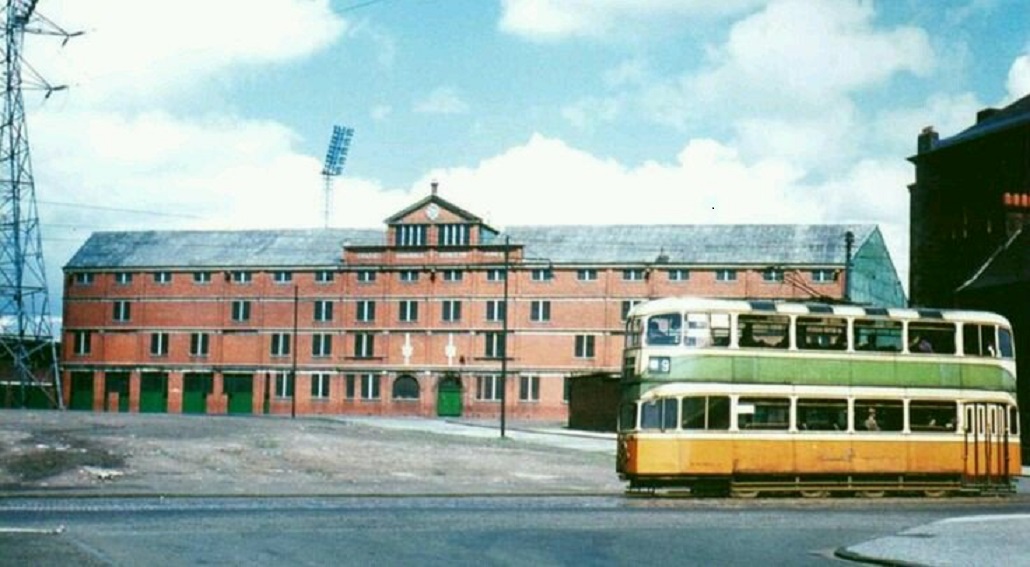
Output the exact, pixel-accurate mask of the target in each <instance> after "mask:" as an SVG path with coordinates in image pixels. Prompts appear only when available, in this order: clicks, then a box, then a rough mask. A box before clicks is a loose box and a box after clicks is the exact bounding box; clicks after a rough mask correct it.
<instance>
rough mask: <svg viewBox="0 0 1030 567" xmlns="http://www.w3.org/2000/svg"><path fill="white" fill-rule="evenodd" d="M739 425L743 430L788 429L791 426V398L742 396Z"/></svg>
mask: <svg viewBox="0 0 1030 567" xmlns="http://www.w3.org/2000/svg"><path fill="white" fill-rule="evenodd" d="M737 425H738V426H739V427H740V429H741V431H767V430H786V429H787V428H788V427H789V426H790V400H789V399H787V398H740V401H739V402H738V403H737Z"/></svg>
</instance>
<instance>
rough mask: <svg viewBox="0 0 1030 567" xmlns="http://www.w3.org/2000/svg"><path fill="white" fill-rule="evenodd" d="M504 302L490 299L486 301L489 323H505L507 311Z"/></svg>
mask: <svg viewBox="0 0 1030 567" xmlns="http://www.w3.org/2000/svg"><path fill="white" fill-rule="evenodd" d="M504 307H505V306H504V301H503V300H500V299H488V300H487V301H486V320H487V321H492V322H496V321H504V315H505V309H504Z"/></svg>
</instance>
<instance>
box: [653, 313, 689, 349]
mask: <svg viewBox="0 0 1030 567" xmlns="http://www.w3.org/2000/svg"><path fill="white" fill-rule="evenodd" d="M682 333H683V316H682V315H680V314H679V313H658V314H655V315H652V316H650V317H648V318H647V344H648V345H653V346H671V345H678V344H680V341H681V340H682V338H683V337H682Z"/></svg>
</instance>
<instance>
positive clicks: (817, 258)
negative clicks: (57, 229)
mask: <svg viewBox="0 0 1030 567" xmlns="http://www.w3.org/2000/svg"><path fill="white" fill-rule="evenodd" d="M849 230H850V231H852V232H853V233H854V235H855V244H854V248H853V252H855V251H857V250H858V249H859V248H860V247H861V245H862V243H863V242H865V240H866V239H867V238H869V236H870V235H872V234H873V233H874V232H875V231H877V230H878V229H877V228H876V226H875V225H583V226H579V225H569V226H514V227H510V228H509V229H508V231H507V232H506V234H508V235H510V236H511V239H512V244H523V245H525V256H526V258H527V259H528V260H531V261H532V260H538V261H542V262H553V263H562V264H576V263H590V264H634V263H640V264H645V263H646V264H650V263H654V262H655V261H656V260H657V259H658V257H659V255H664V256H666V257H667V258H668V261H669V262H670V263H681V264H701V265H729V264H751V265H757V266H763V265H775V264H792V265H799V264H800V265H841V264H843V263H844V248H845V244H844V233H845V232H847V231H849ZM502 242H503V236H502V237H501V238H498V239H495V240H494V243H495V244H500V243H502ZM385 243H386V242H385V231H384V230H381V229H312V230H248V231H157V232H155V231H146V232H97V233H94V234H93V235H92V236H90V238H89V239H88V240H87V241H86V242H85V244H83V245H82V247H81V248H80V249H79V250H78V252H76V254H75V255H74V256H73V257H72V259H71V260H69V261H68V264H67V265H66V266H65V268H66V269H113V268H129V267H131V268H141V269H147V268H153V269H158V268H172V267H180V268H200V267H212V268H214V267H222V268H224V267H233V266H239V267H241V268H261V267H265V268H274V267H289V266H311V267H317V266H326V267H331V266H335V265H338V264H339V263H340V261H341V256H342V252H343V248H344V246H346V245H352V246H381V245H384V244H385Z"/></svg>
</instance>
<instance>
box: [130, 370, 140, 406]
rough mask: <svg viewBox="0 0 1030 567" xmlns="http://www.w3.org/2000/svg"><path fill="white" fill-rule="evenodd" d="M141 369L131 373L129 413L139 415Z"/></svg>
mask: <svg viewBox="0 0 1030 567" xmlns="http://www.w3.org/2000/svg"><path fill="white" fill-rule="evenodd" d="M139 385H140V372H139V369H133V370H132V371H131V372H129V413H139V390H140V388H139Z"/></svg>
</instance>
